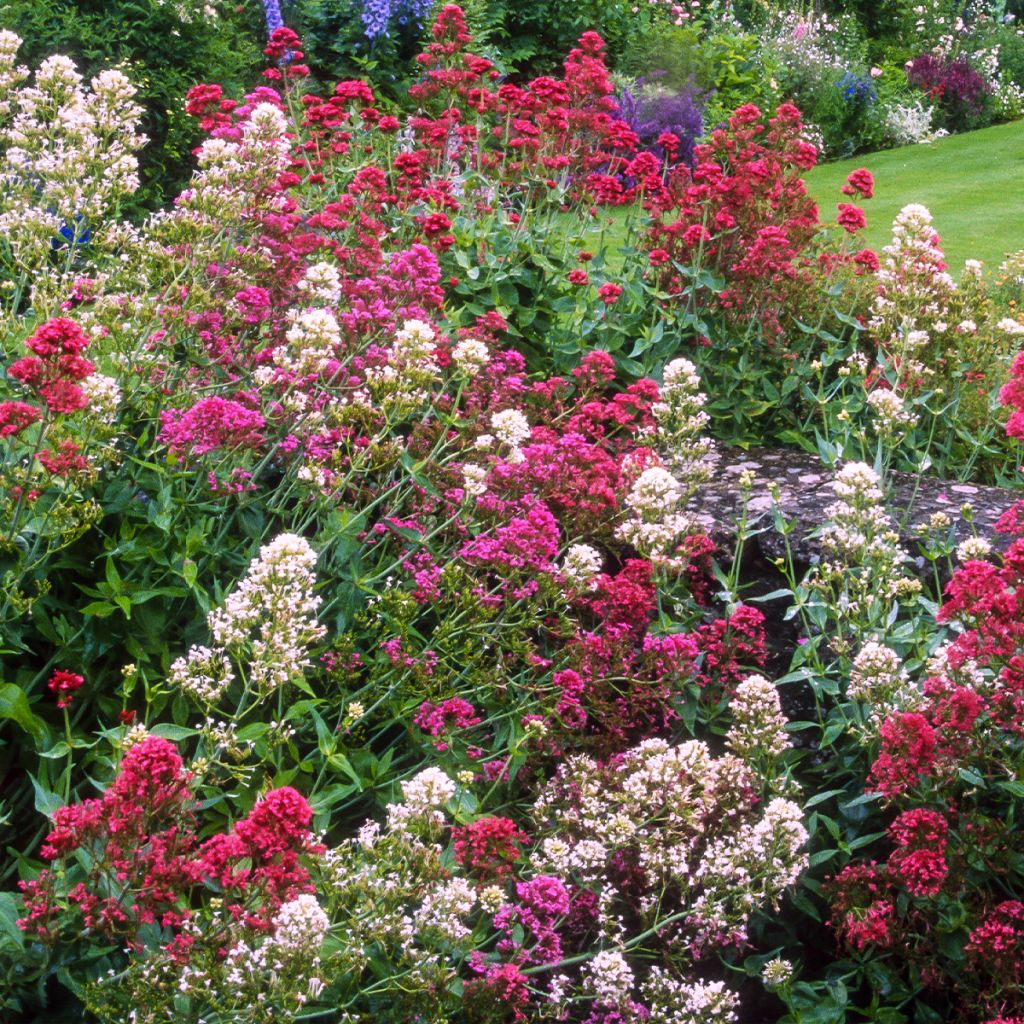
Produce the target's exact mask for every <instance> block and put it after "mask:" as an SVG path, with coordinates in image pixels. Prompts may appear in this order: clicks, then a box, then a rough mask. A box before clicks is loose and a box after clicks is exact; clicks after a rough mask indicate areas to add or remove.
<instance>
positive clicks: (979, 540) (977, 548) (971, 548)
mask: <svg viewBox="0 0 1024 1024" xmlns="http://www.w3.org/2000/svg"><path fill="white" fill-rule="evenodd" d="M991 554H992V542H991V541H989V540H986V539H985V538H984V537H968V538H966V539H965V540H962V541H961V542H960V543H959V544H958V545H957V547H956V557H957V558H958V559H959V560H960V561H961V562H970V561H977V562H983V561H985V559H986V558H988V556H989V555H991Z"/></svg>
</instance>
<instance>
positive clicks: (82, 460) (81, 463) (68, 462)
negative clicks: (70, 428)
mask: <svg viewBox="0 0 1024 1024" xmlns="http://www.w3.org/2000/svg"><path fill="white" fill-rule="evenodd" d="M81 452H82V449H81V448H79V447H78V445H77V444H75V442H74V441H71V440H68V439H67V438H65V439H64V440H63V441H61V442H60V443H59V444H58V445H57V448H56V450H54V449H52V448H44V449H43V450H42V451H41V452H39V453H38V454H37V455H36V458H37V459H38V460H39V462H40V464H41V465H42V467H43V468H44V469H45V470H46V471H47V472H48V473H49V474H50V475H51V476H55V477H66V476H70V475H72V474H74V473H85V472H86V471H87V470H88V469H89V460H88V459H87V458H86V457H85V456H84V455H82V454H81Z"/></svg>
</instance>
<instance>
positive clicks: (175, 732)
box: [149, 722, 196, 743]
mask: <svg viewBox="0 0 1024 1024" xmlns="http://www.w3.org/2000/svg"><path fill="white" fill-rule="evenodd" d="M149 731H150V732H151V733H152V734H153V735H154V736H159V737H160V738H161V739H165V740H173V741H174V742H175V743H177V742H178V741H179V740H187V739H188V738H189V737H190V736H195V734H196V730H195V729H190V728H188V726H184V725H172V724H171V723H170V722H162V723H161V724H160V725H154V726H153V728H152V729H150V730H149Z"/></svg>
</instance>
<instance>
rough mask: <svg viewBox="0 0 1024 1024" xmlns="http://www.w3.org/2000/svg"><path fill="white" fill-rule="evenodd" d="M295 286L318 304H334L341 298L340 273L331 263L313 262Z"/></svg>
mask: <svg viewBox="0 0 1024 1024" xmlns="http://www.w3.org/2000/svg"><path fill="white" fill-rule="evenodd" d="M297 287H298V290H299V291H300V292H302V293H303V295H305V296H307V297H308V298H309V299H311V300H312V302H315V303H316V304H318V305H323V306H335V305H337V304H338V302H339V301H340V300H341V274H340V273H339V272H338V268H337V267H336V266H334V264H333V263H323V262H321V263H314V264H313V266H311V267H310V268H309V269H308V270H307V271H306V273H305V274H303V275H302V280H301V281H299V283H298V286H297Z"/></svg>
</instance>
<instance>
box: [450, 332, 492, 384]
mask: <svg viewBox="0 0 1024 1024" xmlns="http://www.w3.org/2000/svg"><path fill="white" fill-rule="evenodd" d="M490 361H491V353H490V351H489V349H488V348H487V346H486V345H485V344H484V343H483V342H482V341H478V340H477V339H476V338H465V339H464V340H462V341H460V342H459V343H458V344H457V345H456V346H455V348H453V349H452V362H453V363H454V364H455V365H456V366H457V367H458V368H459V369H460V370H461V371H462V372H463V373H464V374H465V375H466V376H467V377H475V376H476V375H477V374H478V373H479V372H480V371H481V370H482V369H483V368H484V367H485V366H486V365H487V364H488V363H489V362H490Z"/></svg>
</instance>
